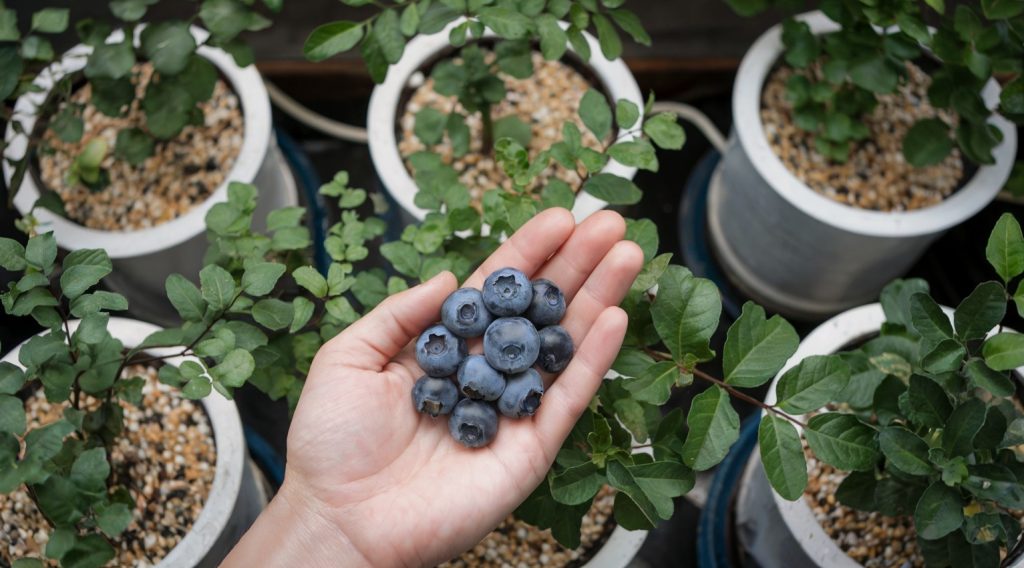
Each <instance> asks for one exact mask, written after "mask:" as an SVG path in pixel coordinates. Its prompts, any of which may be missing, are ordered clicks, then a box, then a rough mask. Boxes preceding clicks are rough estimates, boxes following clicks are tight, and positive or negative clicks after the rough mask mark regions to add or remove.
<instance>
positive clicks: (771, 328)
mask: <svg viewBox="0 0 1024 568" xmlns="http://www.w3.org/2000/svg"><path fill="white" fill-rule="evenodd" d="M799 345H800V337H799V336H798V335H797V333H796V330H795V329H793V326H792V325H790V324H789V322H787V321H786V320H784V319H782V317H780V316H778V315H776V316H772V318H771V319H766V318H765V312H764V308H762V307H761V306H758V305H757V304H754V303H753V302H747V303H745V304H744V305H743V311H742V313H741V314H740V317H739V318H738V319H737V320H736V321H735V322H734V323H733V324H732V325H731V326H730V327H729V331H728V332H727V333H726V337H725V346H724V349H723V351H722V372H723V374H724V375H725V382H727V383H729V384H732V385H736V386H738V387H743V388H750V387H756V386H760V385H762V384H764V383H765V382H766V381H768V380H770V379H771V378H772V377H774V376H775V375H776V374H777V373H778V372H779V370H780V369H782V367H783V365H785V364H786V361H787V360H789V358H790V357H791V356H792V355H793V353H796V349H797V347H799Z"/></svg>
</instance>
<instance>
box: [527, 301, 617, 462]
mask: <svg viewBox="0 0 1024 568" xmlns="http://www.w3.org/2000/svg"><path fill="white" fill-rule="evenodd" d="M627 324H628V319H627V317H626V312H624V311H622V308H619V307H618V306H612V307H609V308H605V309H604V310H602V311H601V313H600V315H598V316H597V318H596V319H595V321H594V325H593V327H592V328H591V329H590V331H589V332H588V333H587V336H586V337H585V338H584V339H583V343H582V344H581V345H580V348H579V350H578V351H577V352H576V356H575V357H573V359H572V362H571V363H569V366H568V367H567V368H566V369H565V372H563V373H562V374H561V376H559V377H558V380H557V381H555V383H554V384H553V385H551V388H550V389H548V391H547V393H545V394H544V399H543V403H542V404H541V406H540V409H539V410H538V411H537V414H536V416H534V424H535V425H536V427H537V436H538V437H539V438H540V440H541V444H542V445H543V446H544V450H545V452H546V453H547V455H549V456H553V455H554V454H555V453H557V452H558V448H560V447H561V446H562V442H564V441H565V438H566V436H568V435H569V432H570V431H571V430H572V427H573V425H574V424H576V421H577V420H579V417H580V415H581V414H583V410H584V409H585V408H586V407H587V405H588V404H590V400H591V399H592V398H594V394H595V393H597V389H598V387H600V386H601V380H602V379H604V376H605V374H606V373H608V369H609V368H611V366H612V362H613V361H615V357H616V355H618V353H619V348H620V347H622V338H623V337H625V335H626V325H627Z"/></svg>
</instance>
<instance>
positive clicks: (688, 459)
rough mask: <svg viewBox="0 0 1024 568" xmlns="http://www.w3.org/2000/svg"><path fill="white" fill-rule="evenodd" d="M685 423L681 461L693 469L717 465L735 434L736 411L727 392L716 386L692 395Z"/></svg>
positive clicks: (737, 427)
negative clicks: (684, 439)
mask: <svg viewBox="0 0 1024 568" xmlns="http://www.w3.org/2000/svg"><path fill="white" fill-rule="evenodd" d="M686 424H687V426H688V427H689V433H688V434H687V435H686V441H685V442H684V443H683V451H682V457H683V463H684V464H686V465H687V466H688V467H691V468H693V469H694V470H696V471H704V470H707V469H710V468H712V467H714V466H716V465H718V463H719V462H721V461H722V458H724V457H725V454H727V453H729V448H730V447H732V444H733V442H735V441H736V439H737V438H739V427H740V419H739V415H737V414H736V411H735V410H734V409H733V408H732V403H731V401H730V400H729V395H728V393H726V392H725V390H723V389H722V388H721V387H719V386H712V387H711V388H709V389H707V390H705V391H704V392H702V393H700V394H698V395H697V396H695V397H694V398H693V404H692V405H691V407H690V413H689V415H688V416H687V418H686Z"/></svg>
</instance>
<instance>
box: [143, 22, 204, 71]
mask: <svg viewBox="0 0 1024 568" xmlns="http://www.w3.org/2000/svg"><path fill="white" fill-rule="evenodd" d="M140 39H141V44H142V53H143V54H144V55H145V56H146V58H147V59H148V60H149V61H150V63H152V64H153V68H154V69H155V70H156V71H157V72H158V73H161V74H164V75H177V74H178V73H181V72H182V71H184V70H185V66H186V65H188V61H189V58H190V57H191V56H192V54H193V53H194V52H195V50H196V40H195V38H193V37H192V34H191V33H190V32H189V29H188V24H187V23H185V22H157V23H153V24H150V25H148V26H146V28H145V29H143V30H142V34H141V38H140Z"/></svg>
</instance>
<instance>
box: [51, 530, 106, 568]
mask: <svg viewBox="0 0 1024 568" xmlns="http://www.w3.org/2000/svg"><path fill="white" fill-rule="evenodd" d="M113 559H114V548H113V547H112V546H111V545H110V543H108V542H107V540H106V539H105V538H103V537H102V536H100V535H98V534H95V533H93V534H87V535H84V536H81V537H79V538H78V540H76V541H75V545H74V546H73V547H71V550H69V551H68V552H67V553H66V554H65V555H64V557H63V558H61V566H65V567H66V568H100V567H102V566H106V565H107V563H108V562H110V561H111V560H113Z"/></svg>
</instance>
